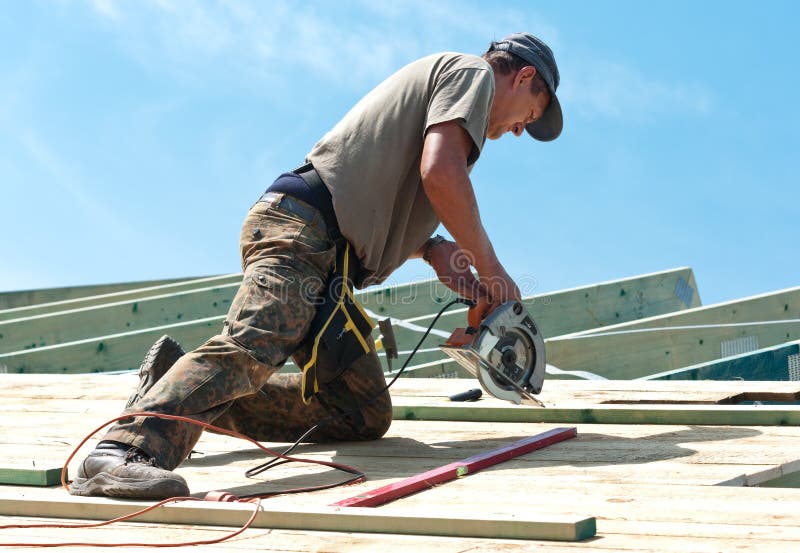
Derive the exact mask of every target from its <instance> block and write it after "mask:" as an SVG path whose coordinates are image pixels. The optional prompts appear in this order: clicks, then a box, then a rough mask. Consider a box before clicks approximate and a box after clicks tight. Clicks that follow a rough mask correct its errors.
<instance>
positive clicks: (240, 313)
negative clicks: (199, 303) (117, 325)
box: [103, 194, 392, 470]
mask: <svg viewBox="0 0 800 553" xmlns="http://www.w3.org/2000/svg"><path fill="white" fill-rule="evenodd" d="M282 198H283V194H276V195H274V199H273V201H270V202H266V201H259V202H257V203H256V204H255V205H254V206H253V207H252V208H251V209H250V212H249V213H248V215H247V218H246V219H245V222H244V225H243V227H242V235H241V240H240V245H241V254H242V266H243V268H244V280H243V282H242V285H241V287H240V288H239V291H238V292H237V294H236V297H235V298H234V300H233V303H232V305H231V308H230V311H229V312H228V316H227V318H226V321H225V326H224V328H223V331H222V333H221V334H220V335H218V336H214V337H213V338H211V339H210V340H208V341H207V342H206V343H204V344H203V345H201V346H200V347H198V348H197V349H195V350H194V351H192V352H190V353H187V354H186V355H184V356H183V357H181V358H180V359H179V360H178V362H176V363H175V364H174V365H173V366H172V367H171V368H170V369H169V370H168V371H167V373H166V374H165V375H164V376H163V377H162V378H161V379H160V380H159V381H157V382H156V383H155V384H154V385H153V387H152V388H151V389H150V390H149V391H148V392H147V393H146V394H145V395H144V396H143V397H142V398H141V399H140V400H139V401H138V402H137V403H136V404H135V405H134V406H133V407H131V408H130V410H129V411H128V412H135V411H151V412H156V413H165V414H174V415H183V416H187V417H191V418H194V419H197V420H200V421H203V422H208V423H213V424H215V425H216V426H219V427H221V428H225V429H230V430H235V431H237V432H240V433H243V434H246V435H247V436H250V437H251V438H255V439H256V440H260V441H294V440H296V439H297V438H299V437H300V435H301V434H302V433H303V432H305V431H306V430H308V428H309V427H311V425H313V424H315V423H316V422H319V421H321V420H323V419H325V418H327V417H328V416H330V415H334V414H340V413H344V414H346V413H348V412H349V411H351V410H353V409H354V408H355V407H357V406H361V407H360V409H356V411H355V413H353V414H349V415H347V416H344V417H339V418H337V419H336V420H335V421H333V422H330V423H326V424H324V425H323V426H321V427H320V429H319V430H317V431H316V432H315V433H314V434H313V435H311V436H310V437H309V438H308V439H309V441H330V440H370V439H377V438H380V437H381V436H382V435H383V434H384V433H385V432H386V431H387V430H388V428H389V425H390V423H391V414H392V413H391V411H392V409H391V399H390V398H389V393H388V392H383V393H382V394H380V396H379V397H378V398H377V399H375V400H374V401H372V402H369V400H370V399H372V398H373V397H374V396H375V395H376V394H378V392H380V391H381V390H382V389H383V387H384V386H385V385H386V381H385V379H384V376H383V370H382V369H381V365H380V363H379V360H378V356H377V354H376V353H375V348H374V344H372V351H371V353H370V354H368V355H365V356H363V357H361V359H359V360H358V361H356V362H355V363H354V364H353V366H351V367H348V368H347V369H346V370H345V371H344V372H343V373H342V374H341V375H340V376H339V377H337V378H336V379H334V380H333V381H332V382H330V383H328V384H325V385H321V386H320V392H319V393H318V394H317V395H316V396H315V397H314V399H313V400H312V401H311V403H310V404H309V405H305V404H304V403H303V401H302V399H301V393H300V375H299V374H275V372H276V371H278V369H280V368H281V367H282V366H283V364H284V363H285V361H286V359H287V358H288V357H289V356H290V355H291V356H293V358H294V360H295V362H296V363H297V364H298V366H302V365H303V364H304V360H305V359H307V358H308V348H307V347H306V346H305V344H303V341H304V338H306V333H307V332H308V328H309V325H310V324H311V320H312V319H313V317H314V314H315V307H314V304H313V301H310V300H312V299H313V298H315V297H318V296H319V295H320V294H322V293H323V292H324V289H325V282H326V280H327V277H328V274H329V273H330V271H331V268H332V267H333V263H334V259H335V249H334V248H333V246H332V244H331V242H330V240H329V239H328V238H327V234H326V231H325V223H324V222H323V221H322V217H321V216H320V214H319V213H318V212H317V211H316V210H315V209H313V208H311V207H310V206H307V204H303V203H302V202H299V201H298V200H294V201H296V202H298V203H300V204H301V205H302V206H304V207H306V206H307V211H306V210H304V211H305V212H306V213H307V214H308V213H310V214H311V215H310V217H309V219H310V220H304V219H303V218H302V217H301V216H299V215H297V214H296V213H294V212H292V211H289V210H286V209H284V208H282V207H280V205H279V203H280V200H281V199H282ZM295 205H296V204H295ZM368 402H369V403H368ZM201 433H202V429H201V428H200V427H199V426H196V425H190V424H187V423H182V422H176V421H168V420H164V419H158V418H155V417H136V418H131V419H124V420H123V421H121V422H120V423H117V424H116V425H115V426H113V427H112V428H111V429H110V430H109V432H108V433H107V434H106V436H105V437H104V438H103V439H104V440H113V441H117V442H122V443H126V444H131V445H134V446H137V447H139V448H141V449H143V450H144V451H145V452H147V453H148V454H150V455H151V456H153V457H154V458H155V459H156V462H157V463H158V465H159V466H161V467H163V468H166V469H170V470H171V469H173V468H175V467H176V466H178V465H179V464H180V463H181V462H182V461H183V460H184V459H185V458H186V457H187V456H188V454H189V452H190V451H191V450H192V448H193V447H194V445H195V444H196V443H197V441H198V440H199V439H200V435H201Z"/></svg>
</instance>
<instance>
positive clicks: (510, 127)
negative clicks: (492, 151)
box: [486, 67, 550, 140]
mask: <svg viewBox="0 0 800 553" xmlns="http://www.w3.org/2000/svg"><path fill="white" fill-rule="evenodd" d="M527 69H531V70H532V69H533V68H532V67H526V68H524V69H521V70H520V71H519V73H517V75H515V76H514V77H513V78H511V79H509V80H508V81H506V83H505V84H506V86H507V89H506V90H505V91H503V92H504V93H502V94H500V95H496V97H495V102H494V104H493V105H492V110H491V113H490V115H489V131H488V133H487V134H486V137H487V138H488V139H490V140H497V139H498V138H500V137H501V136H503V135H504V134H505V133H507V132H512V133H514V136H519V135H521V134H522V133H523V132H525V127H526V126H527V125H528V124H529V123H532V122H534V121H536V120H537V119H539V118H540V117H541V116H542V114H544V112H545V110H546V109H547V106H548V105H549V104H550V94H549V93H548V92H546V91H545V92H540V93H539V94H536V95H534V94H533V92H531V79H532V78H533V76H532V75H531V74H530V72H526V70H527ZM533 73H535V71H533Z"/></svg>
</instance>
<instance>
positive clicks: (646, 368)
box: [545, 321, 800, 380]
mask: <svg viewBox="0 0 800 553" xmlns="http://www.w3.org/2000/svg"><path fill="white" fill-rule="evenodd" d="M798 339H800V322H790V321H787V322H781V323H778V324H750V325H745V326H727V327H726V326H707V327H691V326H689V327H681V328H669V329H660V328H655V329H642V330H641V331H637V332H633V333H630V334H605V335H604V334H600V335H592V334H586V335H582V336H573V337H571V338H555V339H552V340H547V341H546V342H545V346H546V348H547V362H548V363H549V364H551V365H554V366H556V367H558V368H559V369H565V370H583V371H587V372H590V373H594V374H596V375H599V376H602V377H604V378H607V379H610V380H630V379H637V378H643V377H646V376H649V375H653V374H658V373H663V372H666V371H674V370H677V369H680V368H683V367H687V366H690V365H696V364H698V363H705V362H708V361H713V360H716V359H720V358H723V357H726V356H725V355H724V353H723V352H724V351H725V348H726V344H728V345H730V344H737V343H741V344H751V343H752V344H758V345H761V346H772V345H776V344H782V343H785V342H788V341H792V340H798Z"/></svg>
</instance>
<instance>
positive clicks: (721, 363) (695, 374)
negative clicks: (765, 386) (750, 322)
mask: <svg viewBox="0 0 800 553" xmlns="http://www.w3.org/2000/svg"><path fill="white" fill-rule="evenodd" d="M798 379H800V342H792V343H789V344H780V345H778V346H773V347H770V348H762V349H759V350H756V351H753V352H749V353H742V354H740V355H734V356H731V357H725V358H722V359H718V360H715V361H709V362H708V363H700V364H697V365H691V366H689V367H684V368H682V369H677V370H674V371H667V372H663V373H657V374H654V375H650V376H648V377H645V378H643V379H642V380H770V381H779V382H780V381H789V380H798Z"/></svg>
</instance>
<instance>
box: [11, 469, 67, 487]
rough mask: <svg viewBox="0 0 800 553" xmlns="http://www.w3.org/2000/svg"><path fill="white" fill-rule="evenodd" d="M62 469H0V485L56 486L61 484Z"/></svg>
mask: <svg viewBox="0 0 800 553" xmlns="http://www.w3.org/2000/svg"><path fill="white" fill-rule="evenodd" d="M61 469H62V467H60V466H59V467H53V468H49V469H37V468H18V467H0V484H13V485H17V486H56V485H58V484H59V483H60V482H61Z"/></svg>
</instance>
